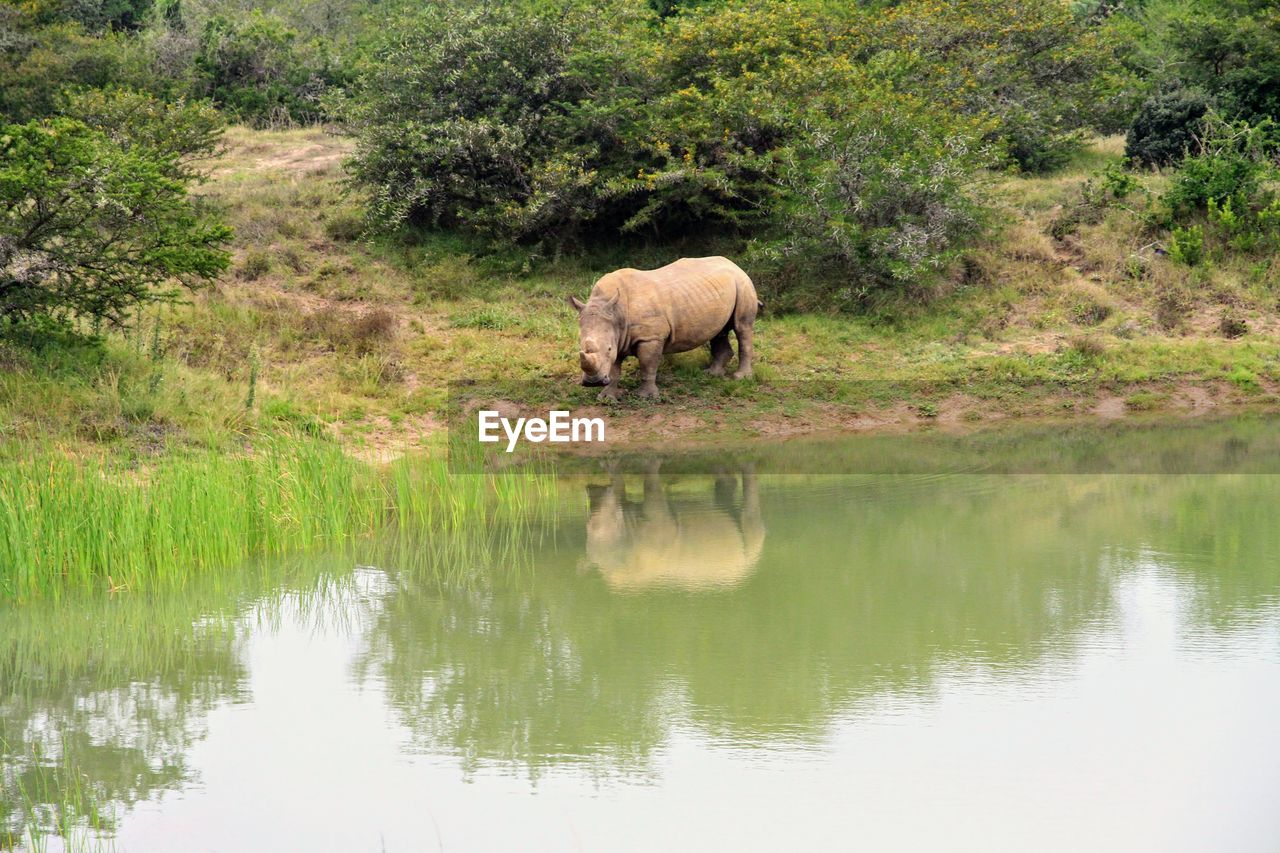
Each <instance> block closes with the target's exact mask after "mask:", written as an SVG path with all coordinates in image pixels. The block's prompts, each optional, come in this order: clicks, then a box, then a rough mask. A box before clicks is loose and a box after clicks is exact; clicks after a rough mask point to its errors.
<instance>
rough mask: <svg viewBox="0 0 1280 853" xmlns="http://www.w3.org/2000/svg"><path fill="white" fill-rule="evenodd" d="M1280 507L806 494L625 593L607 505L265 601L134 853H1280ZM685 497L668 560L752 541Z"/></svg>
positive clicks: (885, 485) (1188, 499) (677, 504)
mask: <svg viewBox="0 0 1280 853" xmlns="http://www.w3.org/2000/svg"><path fill="white" fill-rule="evenodd" d="M1206 484H1207V485H1206ZM1273 488H1274V487H1273V486H1272V485H1270V484H1269V482H1268V481H1266V480H1265V479H1263V478H1248V477H1245V478H1243V479H1229V480H1223V481H1221V482H1219V483H1217V484H1216V485H1215V484H1209V481H1208V480H1205V481H1190V480H1174V479H1162V478H1150V479H1149V480H1142V479H1137V478H1135V479H1127V478H1123V477H1120V478H1096V477H1094V478H1084V477H1082V478H1044V479H1031V478H1027V479H1020V478H1005V479H994V480H982V479H970V478H958V479H955V480H950V479H948V478H936V477H920V478H913V479H898V480H896V481H883V482H877V481H866V482H861V483H858V484H856V486H855V485H853V484H852V481H848V480H842V481H840V482H837V483H834V484H833V483H807V484H804V485H802V486H798V487H794V488H775V489H774V490H773V491H772V492H765V493H764V496H763V525H764V528H765V529H766V530H767V533H766V538H765V541H764V543H763V545H762V546H761V548H760V554H759V558H758V565H755V564H753V565H752V567H751V570H750V571H747V572H737V571H735V572H733V573H732V575H733V583H722V582H717V583H715V584H711V585H710V586H706V587H703V586H701V585H700V584H681V583H673V582H672V579H671V577H670V576H669V575H668V574H659V575H657V576H656V577H657V582H655V583H654V584H652V585H651V586H649V587H648V588H644V589H637V588H635V587H636V585H635V584H634V583H633V584H630V585H629V587H630V588H628V589H626V590H621V589H619V588H618V587H617V584H616V578H615V582H614V583H611V582H610V579H609V578H608V577H605V576H604V572H603V571H602V569H601V568H600V567H599V566H598V565H593V564H591V563H590V562H584V560H583V559H582V558H583V555H584V554H585V553H586V549H587V547H588V541H587V536H588V533H587V532H586V528H587V524H586V522H587V514H588V509H587V507H586V506H585V503H586V500H585V495H584V496H583V498H584V500H583V504H584V506H582V507H581V512H579V513H577V514H575V513H573V512H570V513H568V514H567V520H566V521H565V522H564V525H563V529H562V531H561V532H560V534H559V535H558V536H556V537H553V538H551V539H549V540H545V541H544V540H540V542H539V544H538V546H537V550H536V551H535V554H534V556H533V560H532V568H531V569H527V570H524V571H522V572H521V573H520V574H519V575H518V576H517V577H515V578H514V579H506V580H503V579H488V580H487V581H485V582H480V583H476V584H474V585H472V586H470V587H465V588H464V587H450V588H441V587H438V586H435V585H433V584H430V583H424V582H421V581H415V580H413V579H412V578H409V577H396V576H394V575H393V576H390V577H388V576H386V575H384V574H383V573H382V572H381V571H378V570H373V569H370V570H361V571H360V572H359V573H358V574H357V576H356V579H355V580H356V582H355V583H353V584H351V585H350V586H347V587H341V586H339V587H337V588H336V590H335V591H332V592H331V595H330V596H329V597H328V598H327V599H326V602H325V603H322V604H319V605H316V604H314V603H313V604H305V602H304V601H302V600H295V599H292V598H288V599H286V600H285V601H284V603H283V604H282V603H281V602H280V600H279V599H278V598H275V599H272V598H271V597H268V599H267V600H268V602H269V603H267V604H264V605H263V606H261V607H260V608H258V609H257V610H254V611H251V612H250V613H248V615H246V616H245V617H244V618H243V619H242V620H241V622H242V624H243V626H244V632H243V634H240V635H237V639H236V641H235V642H234V643H231V644H230V645H229V646H228V647H227V648H232V649H234V653H232V654H229V653H228V652H227V648H224V647H223V646H218V649H219V651H220V654H222V656H223V657H222V658H219V660H220V661H221V663H220V664H219V667H218V669H217V671H218V672H219V673H223V675H222V676H220V677H221V678H222V681H217V679H214V681H217V683H218V684H219V685H221V686H220V687H219V692H217V693H216V694H215V695H221V696H222V697H223V698H222V699H221V701H202V702H201V703H199V707H198V708H196V707H193V708H191V709H188V710H187V711H185V712H183V713H185V714H186V716H187V717H188V718H189V719H188V720H186V721H184V725H183V726H181V727H179V728H180V731H179V733H178V734H173V735H171V740H172V743H174V744H177V745H178V747H179V748H180V749H182V750H184V754H183V755H182V761H183V771H182V772H183V776H184V778H185V780H186V781H185V782H179V783H177V784H164V785H157V786H156V787H155V789H154V790H152V791H151V792H150V794H149V795H146V796H144V797H143V798H142V801H141V802H139V803H138V804H137V805H135V806H133V807H132V808H130V809H127V810H126V811H125V812H124V814H123V818H122V821H121V825H120V829H119V834H118V845H117V846H118V849H121V850H124V851H153V850H156V851H160V850H164V851H167V850H174V849H182V850H211V851H213V850H216V851H244V850H249V851H253V850H264V851H265V850H272V851H275V850H308V851H323V850H334V851H350V850H379V849H385V850H388V851H392V852H393V853H394V851H402V850H432V849H437V848H440V847H442V848H443V849H448V850H575V849H583V850H628V849H634V850H654V849H659V850H663V849H666V850H676V849H679V850H685V849H687V850H711V849H732V850H774V849H778V848H783V849H786V848H792V849H798V850H809V849H849V848H862V849H874V850H886V849H897V850H929V849H946V850H984V851H986V850H1080V849H1088V850H1124V851H1135V850H1160V851H1176V850H1188V851H1191V850H1197V851H1198V850H1206V849H1213V850H1219V849H1221V850H1233V851H1238V850H1258V851H1264V850H1265V851H1273V850H1276V849H1280V813H1278V812H1277V811H1276V810H1275V808H1274V800H1275V794H1276V792H1278V791H1280V727H1277V726H1276V725H1275V724H1274V721H1275V720H1276V719H1280V599H1278V598H1277V594H1278V593H1280V562H1277V559H1276V554H1277V549H1276V545H1277V544H1278V542H1277V536H1280V530H1278V529H1277V528H1278V527H1280V526H1278V525H1274V524H1271V523H1270V522H1271V521H1274V520H1275V519H1276V514H1277V512H1280V510H1277V509H1276V506H1277V504H1276V503H1275V502H1274V501H1272V502H1267V501H1266V500H1265V498H1267V497H1270V495H1271V491H1270V490H1271V489H1273ZM1179 489H1184V490H1185V491H1178V490H1179ZM642 494H643V491H642V489H641V483H640V481H639V480H635V481H633V482H632V483H631V484H630V485H629V487H628V495H629V499H631V500H632V501H633V502H634V503H635V504H636V507H638V506H639V502H640V501H641V499H642ZM669 498H670V501H669V505H668V506H667V508H666V510H665V511H669V512H670V513H671V516H672V517H671V518H669V519H667V518H664V520H663V522H662V525H668V522H672V523H674V524H675V525H676V526H674V527H673V526H662V525H660V526H659V529H660V531H661V532H662V535H663V536H669V537H674V536H677V535H679V536H684V537H686V542H685V543H684V544H683V545H681V546H680V548H677V549H676V550H675V551H674V552H672V553H695V552H696V551H697V550H698V548H697V547H696V546H697V543H696V542H693V539H696V537H697V536H698V535H700V531H705V530H708V529H710V530H712V531H713V534H714V536H715V537H716V540H715V541H717V542H718V541H721V539H722V538H723V537H724V536H725V535H726V533H725V531H726V527H725V517H728V518H730V519H732V520H734V523H735V524H739V523H740V518H741V516H740V514H735V513H739V512H740V509H741V503H742V500H743V496H742V494H741V493H738V496H737V498H736V500H737V501H738V504H737V506H738V509H735V510H733V511H731V512H729V515H728V516H725V517H721V515H719V513H720V512H721V510H720V509H717V508H716V505H715V504H714V503H713V501H712V499H711V497H710V487H709V485H708V486H706V487H704V486H700V485H699V484H698V483H697V482H692V483H686V484H685V486H684V487H676V486H673V488H672V489H671V491H670V493H669ZM636 507H633V509H635V508H636ZM1268 513H1269V514H1268ZM633 515H634V513H633ZM707 519H713V520H714V524H713V525H712V526H710V527H708V523H707ZM635 521H636V519H635V518H631V519H630V522H632V523H633V527H632V528H629V529H630V530H631V531H632V532H631V533H630V534H628V535H629V536H630V537H631V538H630V539H627V538H626V537H623V538H621V539H615V540H613V546H611V547H613V548H614V551H613V552H610V554H611V556H609V558H608V559H609V560H611V561H612V562H610V563H609V565H611V566H625V565H631V564H630V563H627V562H626V559H624V558H625V557H626V555H623V556H622V557H619V555H618V554H617V553H616V551H617V548H619V547H621V548H624V549H625V547H629V546H628V544H627V543H629V542H630V543H633V544H634V542H636V541H637V540H636V536H637V535H639V536H640V541H641V544H642V545H643V547H645V548H650V547H651V543H649V542H648V541H647V540H644V536H645V535H647V534H644V533H643V531H644V530H645V529H647V528H644V527H643V523H642V524H641V527H640V528H636V527H635V526H634V522H635ZM740 526H741V525H740ZM636 530H640V531H641V533H640V534H637V533H636V532H635V531H636ZM691 537H692V538H691ZM691 542H693V544H690V543H691ZM618 543H622V544H621V545H619V544H618ZM682 549H683V550H682ZM615 570H616V569H615ZM695 587H696V588H697V589H696V591H693V590H694V589H695ZM223 658H225V660H223ZM142 671H143V672H145V668H144V669H143V670H142ZM138 677H139V676H137V675H135V676H134V680H135V682H136V680H137V678H138ZM206 682H207V683H213V681H208V680H207V679H206V681H202V682H201V683H206ZM223 682H225V683H223ZM187 692H188V693H192V692H194V694H196V695H199V696H204V694H203V693H201V692H200V691H199V690H194V691H192V690H188V691H187ZM74 694H75V690H74V687H72V688H70V689H69V692H68V693H67V694H66V695H68V696H71V697H74ZM178 695H179V698H181V697H182V696H184V695H186V694H183V693H181V692H179V694H178ZM178 704H179V705H181V703H180V702H179V703H178ZM170 710H171V711H173V710H174V709H170ZM174 712H175V713H177V711H174ZM156 713H157V715H158V716H164V714H165V712H164V711H163V709H161V710H159V711H157V712H156ZM116 716H118V715H116ZM136 734H137V736H144V737H145V735H146V730H145V726H143V727H141V728H140V729H139V731H138V732H137V733H136ZM179 839H180V843H175V842H176V841H177V840H179ZM50 848H51V849H57V845H56V844H53V845H50Z"/></svg>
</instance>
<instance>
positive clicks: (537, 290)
mask: <svg viewBox="0 0 1280 853" xmlns="http://www.w3.org/2000/svg"><path fill="white" fill-rule="evenodd" d="M349 147H350V145H349V140H347V139H345V138H342V137H338V136H333V135H330V134H326V133H325V132H324V131H322V130H319V129H308V130H297V131H277V132H264V131H249V130H244V129H235V130H233V131H232V132H231V134H230V136H229V139H228V150H227V153H226V154H225V156H224V157H223V158H222V159H221V160H220V161H219V162H218V163H217V165H216V167H215V168H214V170H213V175H212V179H211V180H210V181H209V182H208V183H207V184H206V185H205V187H204V188H203V192H205V193H206V194H207V195H209V196H210V197H211V198H212V199H213V200H214V201H215V202H216V203H217V204H219V205H220V206H221V207H222V208H223V210H224V211H225V215H226V217H227V219H228V220H229V221H230V222H231V223H232V224H233V225H234V226H235V228H236V235H237V236H236V241H237V243H236V246H235V263H234V266H233V269H232V270H231V272H230V273H228V274H227V275H226V276H224V278H223V279H222V280H220V281H219V282H218V283H217V285H216V286H215V287H213V288H211V289H209V290H206V291H203V292H201V293H198V294H196V295H195V296H194V298H193V299H192V300H191V302H190V303H189V304H188V305H185V306H179V307H177V308H172V309H166V310H162V311H159V312H156V313H153V314H148V315H146V316H144V317H142V318H141V319H140V321H139V323H138V325H137V327H136V328H135V329H133V330H131V331H130V332H129V333H127V334H124V335H112V336H109V337H108V338H107V340H106V341H105V343H104V344H103V345H102V346H97V347H90V346H86V345H84V344H80V343H76V342H73V341H44V342H43V344H42V346H41V348H39V349H36V350H33V349H31V348H30V347H27V346H24V345H22V344H21V343H16V344H15V343H9V344H4V345H0V362H3V363H4V365H5V367H6V368H7V370H6V371H4V372H3V374H0V435H3V436H4V437H6V438H8V439H16V440H18V441H19V442H25V441H27V440H30V439H33V438H35V437H42V438H46V439H47V438H49V437H54V438H56V439H57V440H58V441H60V442H62V443H65V444H69V445H72V446H77V447H90V448H100V447H102V446H107V447H109V448H111V451H112V452H113V453H116V454H123V455H125V456H135V457H143V458H147V457H151V456H154V455H156V454H157V453H161V452H164V451H166V450H170V449H172V448H174V447H196V448H212V449H219V450H227V449H235V448H238V447H240V446H241V444H242V443H243V442H244V441H245V440H246V437H249V436H253V435H255V434H259V433H262V432H266V433H270V432H274V431H278V430H281V429H285V430H292V431H302V432H304V433H310V434H314V435H328V436H332V437H334V438H336V439H338V440H339V441H340V442H341V443H342V444H343V446H344V447H346V448H348V449H349V450H351V451H353V452H355V453H357V454H359V455H363V456H365V457H366V458H372V459H383V460H385V459H390V458H394V457H395V456H398V455H399V454H401V453H403V452H405V451H410V450H416V449H422V448H428V449H429V448H433V447H436V446H438V443H439V442H440V440H441V433H442V431H443V425H444V421H443V416H442V412H443V407H444V403H445V399H446V395H447V383H448V382H449V381H450V380H454V379H469V380H474V381H475V382H477V383H480V384H483V383H485V382H486V381H493V380H496V379H500V378H501V379H511V378H519V379H529V380H536V382H537V383H538V384H537V388H539V389H541V390H540V391H538V392H537V393H536V394H535V392H532V391H531V392H529V394H530V395H531V396H530V399H525V400H517V401H515V402H517V403H521V402H524V403H530V404H539V405H541V404H542V403H544V402H546V401H547V400H550V399H551V398H553V397H554V398H556V399H555V401H556V402H560V403H567V404H569V405H573V406H576V407H591V406H594V403H595V401H594V397H593V396H592V395H591V394H590V393H589V392H588V391H586V390H585V389H580V388H578V387H577V386H576V384H575V378H576V365H575V364H574V358H573V353H574V346H575V335H576V322H575V317H574V315H573V313H572V311H571V309H569V308H568V307H567V306H566V305H565V304H564V299H565V297H566V296H567V295H569V294H585V293H586V292H587V291H588V289H589V288H590V286H591V284H592V282H593V281H594V280H595V278H596V277H598V276H599V275H600V274H602V273H604V272H606V271H608V270H610V269H614V268H616V267H618V266H622V265H634V266H639V267H645V266H654V265H659V264H661V263H664V262H667V261H669V260H670V259H671V258H672V257H675V256H678V255H682V254H697V253H704V252H708V251H726V252H732V251H733V247H732V246H725V245H706V244H701V245H697V244H688V245H678V246H647V247H646V246H631V247H615V248H614V249H613V250H611V251H607V252H602V253H597V254H594V255H589V256H586V257H578V258H563V259H559V260H544V261H543V262H541V263H539V264H537V265H535V266H534V267H533V268H532V270H531V271H530V270H528V269H522V267H521V257H520V255H519V254H518V253H515V252H513V253H512V254H511V255H510V256H507V257H492V256H485V257H481V256H479V255H478V254H476V253H475V252H474V251H473V250H472V249H471V247H468V246H467V245H466V244H464V243H463V242H461V241H459V240H458V239H455V238H449V237H443V236H441V237H434V238H430V239H425V240H423V241H419V242H417V243H415V244H414V245H402V244H396V245H385V244H378V245H373V244H369V243H367V242H363V241H362V240H361V231H360V210H361V205H360V200H359V199H358V198H354V197H351V196H350V195H348V194H347V193H346V192H345V190H344V184H343V171H342V161H343V158H344V157H345V156H346V154H347V152H348V151H349ZM1120 156H1121V146H1120V140H1118V139H1107V140H1100V141H1099V142H1098V143H1096V144H1095V146H1094V147H1093V148H1092V149H1090V150H1089V151H1088V152H1086V154H1085V155H1083V156H1081V157H1079V158H1077V160H1076V161H1075V162H1073V163H1072V164H1071V165H1069V166H1068V167H1066V168H1064V169H1063V170H1061V171H1059V172H1058V173H1055V174H1053V175H1050V176H1046V177H1037V178H1029V177H1021V176H1009V177H1001V178H998V179H995V180H993V181H992V182H991V184H990V186H989V188H988V193H989V196H990V198H991V203H992V207H993V210H994V214H993V216H992V219H993V222H992V230H991V232H990V234H989V236H988V237H987V238H986V239H985V241H984V242H983V243H982V244H980V245H979V246H977V247H976V249H975V250H974V251H973V252H972V253H971V254H970V257H969V259H968V261H967V262H966V263H965V264H964V265H962V266H961V267H959V268H957V269H956V270H955V271H954V274H953V276H952V277H951V278H950V279H949V280H948V281H946V282H944V283H943V284H942V285H939V286H938V287H937V288H935V289H934V290H933V291H932V292H930V293H916V294H913V295H912V296H911V297H909V298H907V297H904V298H902V299H899V300H897V301H895V302H893V303H891V304H890V303H886V304H884V305H881V306H880V307H878V308H873V309H871V310H869V311H868V312H867V313H865V314H862V315H857V316H848V315H825V314H805V315H785V316H776V315H773V314H770V313H768V312H766V314H765V316H764V317H763V318H762V320H761V321H760V324H759V329H758V334H757V339H758V343H757V349H758V354H759V357H758V369H757V376H758V378H757V381H756V382H754V383H749V384H746V385H743V384H741V383H733V382H731V381H728V380H711V379H707V378H705V377H703V376H702V374H701V372H700V368H701V366H702V365H703V364H704V363H705V362H706V359H707V355H706V354H705V353H704V352H695V353H689V354H685V355H682V356H678V357H675V358H672V359H669V362H668V364H667V366H666V367H665V368H664V371H663V374H662V375H661V376H660V384H661V385H662V386H663V388H664V392H665V394H666V398H665V399H664V401H663V402H662V403H660V404H658V405H657V406H655V405H653V404H649V403H642V402H640V401H638V400H636V399H635V398H634V397H625V398H624V401H623V403H622V404H621V405H619V406H616V407H611V408H610V409H609V410H608V412H607V416H608V417H610V418H611V419H612V420H613V426H614V427H615V428H614V430H613V434H614V435H615V436H618V437H625V438H628V439H634V440H637V441H641V440H644V439H645V438H651V437H655V436H658V437H671V436H679V437H682V438H688V439H691V440H695V439H697V438H699V437H702V436H704V435H705V434H706V433H708V432H710V431H712V430H714V432H715V433H716V434H717V435H719V434H723V432H724V431H725V430H729V431H731V432H737V433H741V434H751V433H752V432H758V433H761V434H765V435H774V434H779V433H792V432H811V431H822V430H826V429H833V428H840V429H848V428H859V429H861V428H873V429H874V428H879V427H882V426H902V425H908V426H909V425H912V424H925V423H932V422H936V421H939V420H941V421H952V422H961V423H981V422H983V421H986V420H993V419H999V418H1004V417H1009V416H1028V415H1044V414H1052V415H1062V414H1072V413H1076V414H1081V415H1088V414H1090V413H1098V412H1101V413H1103V414H1106V415H1108V416H1115V415H1118V414H1123V413H1124V412H1126V411H1133V410H1141V411H1144V412H1149V411H1153V410H1155V411H1160V410H1174V409H1184V410H1188V411H1196V412H1198V411H1201V410H1206V409H1209V408H1213V407H1214V406H1219V405H1232V404H1237V403H1255V404H1257V403H1261V404H1262V405H1270V403H1271V399H1272V392H1273V391H1274V390H1275V389H1276V387H1277V386H1276V383H1277V381H1278V380H1280V313H1278V312H1277V304H1276V298H1275V295H1274V284H1275V281H1276V279H1277V275H1278V272H1280V271H1278V270H1277V266H1276V261H1275V260H1274V259H1271V260H1269V261H1266V262H1257V261H1248V260H1245V259H1237V258H1233V257H1231V256H1229V255H1228V256H1223V257H1220V258H1219V259H1218V261H1217V262H1216V263H1211V264H1204V265H1201V266H1198V267H1188V266H1185V265H1181V264H1178V263H1176V262H1174V261H1172V260H1170V259H1169V258H1167V257H1165V256H1162V255H1160V254H1159V252H1158V251H1157V249H1158V248H1159V246H1158V245H1151V243H1152V241H1151V238H1150V236H1149V234H1147V233H1146V232H1144V230H1143V228H1142V226H1141V223H1140V222H1139V221H1138V219H1137V218H1136V217H1135V216H1134V215H1133V214H1132V212H1131V211H1129V210H1128V209H1127V208H1126V206H1125V205H1123V204H1117V205H1112V206H1110V207H1098V206H1096V205H1092V204H1091V203H1090V201H1089V198H1090V197H1089V195H1088V194H1087V193H1086V192H1085V191H1084V190H1083V186H1084V182H1085V181H1087V180H1090V179H1093V180H1096V176H1097V175H1098V174H1099V173H1100V171H1101V170H1103V169H1105V168H1106V167H1107V166H1108V165H1109V164H1111V163H1115V162H1118V160H1119V158H1120ZM1144 180H1145V181H1146V184H1147V187H1146V189H1147V190H1148V191H1152V192H1156V191H1158V190H1159V189H1160V182H1161V180H1162V179H1161V178H1160V177H1159V176H1158V175H1153V176H1149V177H1148V178H1146V179H1144ZM765 298H766V301H768V294H767V292H766V294H765ZM632 369H634V368H629V369H628V373H629V372H630V370H632ZM813 380H821V381H822V382H826V383H837V384H839V383H845V384H847V385H850V386H853V385H857V384H858V383H863V382H867V381H874V382H876V383H883V384H881V385H880V386H879V390H878V391H876V392H875V393H866V392H850V393H848V394H844V395H843V396H839V395H837V396H836V397H835V398H832V396H831V395H825V396H823V395H817V394H815V393H813V386H809V385H807V384H806V383H809V382H810V381H813ZM633 381H634V380H632V379H631V378H630V377H629V376H627V377H624V384H625V385H630V384H631V383H632V382H633ZM1191 386H1194V387H1191ZM531 387H532V386H531ZM538 395H540V396H541V397H542V398H543V399H534V398H533V397H535V396H538ZM819 396H822V398H821V399H815V397H819Z"/></svg>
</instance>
